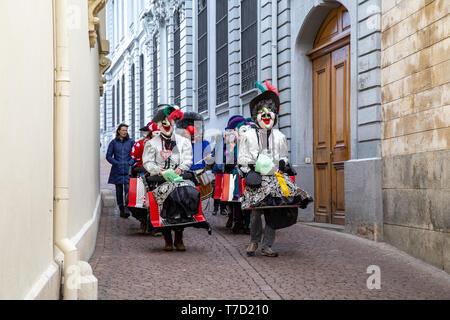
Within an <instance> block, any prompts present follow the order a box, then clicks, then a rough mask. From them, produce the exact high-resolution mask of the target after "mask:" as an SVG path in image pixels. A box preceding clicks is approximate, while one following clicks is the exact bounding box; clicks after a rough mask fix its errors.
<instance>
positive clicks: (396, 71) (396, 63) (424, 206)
mask: <svg viewBox="0 0 450 320" xmlns="http://www.w3.org/2000/svg"><path fill="white" fill-rule="evenodd" d="M449 12H450V6H449V4H448V2H447V1H445V0H434V1H421V0H416V1H405V0H403V1H393V0H385V1H383V19H382V58H381V62H382V73H381V75H382V76H381V80H382V103H383V104H382V120H383V122H382V123H383V139H382V152H383V207H384V208H383V211H384V235H385V240H386V241H387V242H389V243H391V244H393V245H395V246H397V247H399V248H401V249H402V250H405V251H406V252H408V253H410V254H411V255H413V256H415V257H418V258H420V259H423V260H425V261H427V262H428V263H431V264H433V265H435V266H437V267H439V268H443V269H445V270H446V271H447V272H449V271H450V233H449V232H450V209H449V208H450V176H449V174H450V151H449V149H450V108H449V103H450V75H449V70H450V55H449V52H450V47H449V43H450V38H449V36H450V28H449V26H450V20H449V18H450V15H449Z"/></svg>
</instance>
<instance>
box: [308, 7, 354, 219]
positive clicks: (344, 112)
mask: <svg viewBox="0 0 450 320" xmlns="http://www.w3.org/2000/svg"><path fill="white" fill-rule="evenodd" d="M350 30H351V26H350V15H349V13H348V11H347V9H346V8H345V7H344V6H340V7H338V8H335V9H333V10H332V11H331V12H330V13H329V14H328V16H327V17H326V18H325V20H324V22H323V24H322V26H321V27H320V29H319V32H318V33H317V36H316V39H315V41H314V46H313V49H312V50H311V51H309V52H308V56H309V57H310V59H311V60H312V63H313V79H312V80H313V106H314V112H313V113H314V116H313V118H314V120H313V127H314V179H315V208H314V220H315V221H316V222H324V223H332V224H339V225H344V224H345V191H344V163H345V161H347V160H349V159H350Z"/></svg>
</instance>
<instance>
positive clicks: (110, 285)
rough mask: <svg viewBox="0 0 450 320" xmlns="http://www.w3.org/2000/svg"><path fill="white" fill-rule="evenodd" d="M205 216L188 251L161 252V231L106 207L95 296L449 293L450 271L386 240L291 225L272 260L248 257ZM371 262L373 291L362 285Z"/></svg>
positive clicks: (94, 261)
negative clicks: (142, 228) (153, 232)
mask: <svg viewBox="0 0 450 320" xmlns="http://www.w3.org/2000/svg"><path fill="white" fill-rule="evenodd" d="M103 177H104V176H103ZM102 179H103V178H102ZM207 205H208V207H210V205H211V203H208V204H207ZM205 215H206V216H207V219H208V220H209V222H210V223H211V225H212V227H213V233H212V235H208V233H207V232H206V230H204V229H195V228H186V229H185V232H184V234H185V236H184V242H185V245H186V246H187V251H186V252H176V251H173V252H165V251H163V250H162V247H163V242H164V241H163V239H162V237H153V236H149V235H141V234H138V232H137V230H138V227H139V224H138V222H137V221H136V220H135V219H134V218H132V217H130V218H128V219H121V218H119V214H118V211H117V209H113V208H105V209H104V210H103V212H102V217H101V220H100V226H99V233H98V237H97V244H96V250H95V252H94V255H93V256H92V258H91V259H90V264H91V266H92V268H93V271H94V275H95V276H96V277H97V278H98V281H99V299H129V300H134V299H158V300H160V299H198V300H207V299H450V275H448V274H447V273H445V272H444V271H441V270H438V269H436V268H434V267H432V266H430V265H427V264H425V263H423V262H421V261H419V260H417V259H415V258H412V257H410V256H408V255H407V254H405V253H404V252H402V251H400V250H398V249H396V248H394V247H392V246H390V245H388V244H385V243H376V242H372V241H369V240H366V239H362V238H359V237H356V236H352V235H349V234H345V233H339V232H336V231H331V230H325V229H319V228H315V227H311V226H306V225H302V224H296V225H294V226H292V227H289V228H286V229H282V230H278V231H277V232H276V240H275V244H274V247H273V248H274V249H275V250H276V251H278V252H279V254H280V256H279V257H278V258H269V257H263V256H261V254H260V253H259V250H258V252H257V254H256V256H254V257H247V256H246V253H245V250H246V247H247V244H248V241H249V235H245V234H238V235H236V234H232V233H231V232H230V231H229V230H227V229H226V228H225V227H224V225H225V222H226V217H224V216H220V215H218V216H212V215H211V214H210V211H208V212H207V213H206V214H205ZM370 265H377V266H379V267H380V270H381V289H379V290H377V289H373V290H369V289H367V285H366V282H367V279H368V277H369V276H370V274H368V273H367V267H368V266H370Z"/></svg>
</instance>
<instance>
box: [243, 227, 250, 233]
mask: <svg viewBox="0 0 450 320" xmlns="http://www.w3.org/2000/svg"><path fill="white" fill-rule="evenodd" d="M244 233H245V234H250V228H249V227H245V226H244Z"/></svg>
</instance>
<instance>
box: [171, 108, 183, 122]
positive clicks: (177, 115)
mask: <svg viewBox="0 0 450 320" xmlns="http://www.w3.org/2000/svg"><path fill="white" fill-rule="evenodd" d="M168 119H169V120H172V119H173V120H181V119H183V111H181V110H180V109H176V110H175V111H173V112H172V113H171V114H170V116H169V117H168Z"/></svg>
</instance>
